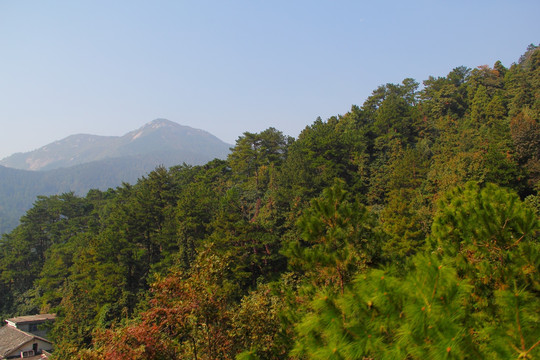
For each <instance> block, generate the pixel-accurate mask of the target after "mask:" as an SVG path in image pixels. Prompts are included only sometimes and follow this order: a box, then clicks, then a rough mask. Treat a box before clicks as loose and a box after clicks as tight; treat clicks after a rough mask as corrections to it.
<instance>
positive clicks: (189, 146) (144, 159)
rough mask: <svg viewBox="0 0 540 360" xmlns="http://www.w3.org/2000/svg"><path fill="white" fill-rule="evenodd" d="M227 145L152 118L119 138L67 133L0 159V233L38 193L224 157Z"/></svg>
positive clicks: (77, 189)
mask: <svg viewBox="0 0 540 360" xmlns="http://www.w3.org/2000/svg"><path fill="white" fill-rule="evenodd" d="M230 147H231V145H229V144H226V143H224V142H223V141H221V140H219V139H218V138H217V137H215V136H213V135H211V134H210V133H208V132H206V131H203V130H199V129H194V128H191V127H188V126H182V125H179V124H177V123H174V122H172V121H169V120H165V119H156V120H154V121H152V122H150V123H148V124H146V125H144V126H142V127H141V128H139V129H137V130H134V131H131V132H129V133H127V134H125V135H124V136H116V137H115V136H96V135H72V136H69V137H67V138H65V139H63V140H59V141H56V142H54V143H51V144H49V145H46V146H43V147H41V148H39V149H37V150H34V151H31V152H28V153H24V154H23V153H18V154H14V155H12V156H9V157H7V158H5V159H3V160H2V161H0V234H2V233H5V232H8V231H10V230H11V229H13V228H14V227H15V226H17V224H18V221H19V218H20V217H21V216H22V215H23V214H24V213H25V212H26V211H27V210H28V209H29V208H31V207H32V204H33V203H34V201H35V200H36V197H37V196H38V195H45V196H49V195H54V194H61V193H65V192H70V191H73V192H74V193H75V194H77V195H81V196H84V195H86V193H87V192H88V190H90V189H100V190H106V189H108V188H114V187H117V186H120V185H121V184H122V183H123V182H127V183H135V182H136V181H137V179H139V178H141V177H142V176H144V175H146V174H147V173H149V172H150V171H152V170H154V169H155V168H156V167H157V166H165V167H170V166H174V165H179V164H182V163H186V164H189V165H199V164H204V163H207V162H208V161H210V160H212V159H214V158H221V159H223V158H225V157H226V156H227V154H228V152H229V148H230Z"/></svg>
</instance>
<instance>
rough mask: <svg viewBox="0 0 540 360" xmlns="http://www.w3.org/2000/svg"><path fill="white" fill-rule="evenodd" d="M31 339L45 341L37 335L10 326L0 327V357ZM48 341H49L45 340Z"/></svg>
mask: <svg viewBox="0 0 540 360" xmlns="http://www.w3.org/2000/svg"><path fill="white" fill-rule="evenodd" d="M33 339H40V340H42V341H47V340H45V339H43V338H41V337H39V336H35V335H32V334H28V333H26V332H24V331H21V330H19V329H16V328H14V327H12V326H3V327H1V328H0V358H2V357H5V356H6V355H8V354H9V353H10V352H12V351H13V350H15V349H17V348H18V347H20V346H22V345H24V344H26V343H27V342H29V341H32V340H33ZM47 342H49V341H47Z"/></svg>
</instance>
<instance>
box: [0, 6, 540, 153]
mask: <svg viewBox="0 0 540 360" xmlns="http://www.w3.org/2000/svg"><path fill="white" fill-rule="evenodd" d="M539 14H540V1H538V0H534V1H533V0H531V1H524V0H514V1H497V0H490V1H483V0H468V1H461V0H445V1H442V0H431V1H428V0H425V1H412V0H410V1H340V0H333V1H331V0H327V1H317V0H310V1H295V0H287V1H279V0H272V1H270V0H268V1H262V0H252V1H235V0H227V1H225V0H222V1H204V0H198V1H155V0H154V1H134V0H129V1H114V0H107V1H99V0H98V1H96V0H91V1H90V0H88V1H73V0H72V1H54V0H48V1H42V0H0V124H1V127H0V158H3V157H5V156H7V155H10V154H12V153H14V152H21V151H30V150H33V149H35V148H38V147H40V146H43V145H45V144H47V143H49V142H52V141H54V140H59V139H61V138H64V137H66V136H68V135H71V134H76V133H90V134H97V135H123V134H124V133H126V132H128V131H130V130H133V129H135V128H138V127H140V126H142V125H143V124H145V123H147V122H149V121H151V120H153V119H155V118H158V117H162V118H167V119H169V120H172V121H175V122H178V123H180V124H183V125H189V126H192V127H197V128H202V129H204V130H207V131H210V132H211V133H213V134H214V135H216V136H218V137H219V138H221V139H222V140H224V141H227V142H229V143H234V141H235V140H236V139H237V138H238V136H240V135H241V134H242V133H243V132H244V131H251V132H258V131H262V130H264V129H266V128H268V127H270V126H273V127H275V128H277V129H278V130H281V131H283V132H284V133H285V134H288V135H292V136H297V135H298V133H299V132H300V131H301V130H302V129H303V128H304V127H305V126H307V125H309V124H311V123H312V122H313V121H314V120H315V118H316V117H317V116H321V117H322V118H323V119H324V118H328V117H329V116H332V115H337V114H343V113H345V112H347V111H348V110H349V109H350V106H351V105H352V104H357V105H362V103H363V102H364V100H365V99H366V97H367V96H369V95H370V94H371V92H372V91H373V90H374V89H375V88H376V87H377V86H379V85H381V84H384V83H388V82H392V83H398V82H401V81H402V80H403V79H404V78H406V77H412V78H414V79H416V80H417V81H419V82H421V81H422V80H425V79H427V77H428V76H429V75H434V76H445V75H446V74H447V73H448V72H450V71H451V70H452V69H453V68H455V67H457V66H460V65H465V66H468V67H475V66H479V65H483V64H488V65H493V63H494V62H495V61H497V60H501V61H502V63H503V64H504V65H505V66H510V65H511V64H512V63H513V62H516V61H517V60H518V58H519V56H520V55H521V54H522V53H523V52H524V51H525V49H526V47H527V45H529V44H531V43H534V44H538V42H539V41H540V18H539Z"/></svg>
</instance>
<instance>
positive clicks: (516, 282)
mask: <svg viewBox="0 0 540 360" xmlns="http://www.w3.org/2000/svg"><path fill="white" fill-rule="evenodd" d="M539 59H540V49H538V48H537V47H535V46H533V47H530V48H529V49H528V50H527V52H526V53H525V54H524V56H523V57H522V58H521V59H520V61H519V62H518V63H516V64H513V65H512V66H510V67H509V68H505V67H504V66H503V65H502V64H501V63H500V62H497V63H495V64H494V66H493V67H489V66H485V65H484V66H480V67H478V68H476V69H468V68H465V67H458V68H455V69H454V70H452V71H451V72H450V73H449V74H448V75H447V76H445V77H438V78H434V77H430V78H429V79H428V80H426V81H425V82H424V87H423V88H422V89H421V90H419V89H418V83H416V82H415V81H414V80H412V79H405V80H404V81H403V82H402V83H400V84H385V85H383V86H380V87H379V88H377V89H376V90H375V91H374V92H373V93H372V95H371V96H370V97H369V98H368V99H367V100H366V101H365V102H364V104H363V105H362V106H356V105H353V106H352V107H351V109H350V111H349V112H347V113H345V114H344V115H338V116H332V117H330V118H329V119H327V120H322V119H320V118H319V119H317V120H315V121H314V122H313V124H311V125H309V126H307V127H306V128H305V129H304V130H303V131H302V132H301V134H300V135H299V136H298V138H297V139H293V138H291V137H288V136H285V135H283V134H282V133H281V132H280V131H278V130H276V129H274V128H269V129H267V130H264V131H262V132H260V133H250V132H246V133H244V134H243V135H242V136H240V137H239V138H238V140H237V142H236V144H235V146H234V147H233V148H232V149H231V153H230V155H229V157H228V158H227V159H226V160H214V161H211V162H209V163H207V164H205V165H201V166H188V165H179V166H175V167H172V168H170V169H166V168H164V167H159V168H157V169H155V170H154V171H152V172H150V173H148V174H147V175H146V176H144V177H142V178H141V179H139V181H138V182H137V183H135V184H133V185H129V184H123V185H122V186H120V187H117V188H116V189H110V190H108V191H100V190H92V191H90V192H88V193H87V194H86V195H85V196H76V195H75V194H74V193H65V194H61V195H53V196H48V197H47V196H42V197H39V198H37V200H36V202H35V204H34V207H33V208H31V209H30V210H29V211H28V212H27V213H26V215H25V216H24V217H22V218H21V222H20V225H19V226H18V227H16V228H15V229H14V230H13V231H11V232H10V233H9V234H6V235H4V236H3V237H2V240H1V241H0V315H1V316H2V317H4V318H5V317H10V316H15V315H22V314H27V313H37V312H55V313H57V315H58V316H57V321H56V323H55V325H54V328H53V329H52V333H51V336H52V339H53V341H54V343H55V357H56V358H58V359H66V358H85V359H110V358H118V359H284V358H293V359H302V358H306V359H307V358H309V359H318V358H320V359H323V358H324V359H356V358H357V359H370V358H377V359H438V358H444V359H451V358H456V359H458V358H459V359H467V358H469V359H508V358H524V359H526V358H530V359H532V358H537V357H539V356H540V354H539V351H540V342H539V341H540V339H539V338H538V333H539V331H538V330H539V323H540V320H539V319H540V313H539V309H540V297H539V294H540V282H539V280H538V279H539V276H538V274H539V272H540V244H539V241H538V231H539V219H538V215H539V212H538V211H539V210H538V209H539V205H538V203H539V201H538V199H539V196H540V195H539V193H538V190H539V184H538V179H539V178H540V175H539V174H540V170H539V169H540V168H539V161H540V160H539V159H540V154H539V153H538V151H539V148H540V146H538V143H539V140H538V138H539V134H540V132H539V131H538V130H539V126H538V122H539V121H540V105H539V103H538V99H539V89H540V81H539V69H540V66H538V65H539V64H540V63H539ZM522 199H523V200H524V201H522ZM1 210H2V209H0V211H1Z"/></svg>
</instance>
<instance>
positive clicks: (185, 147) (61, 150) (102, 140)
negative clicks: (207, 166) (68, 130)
mask: <svg viewBox="0 0 540 360" xmlns="http://www.w3.org/2000/svg"><path fill="white" fill-rule="evenodd" d="M229 148H230V145H229V144H226V143H225V142H223V141H221V140H219V139H218V138H217V137H215V136H213V135H212V134H210V133H208V132H206V131H204V130H200V129H194V128H192V127H189V126H184V125H180V124H178V123H175V122H173V121H170V120H167V119H163V118H158V119H154V120H152V121H150V122H149V123H146V124H145V125H143V126H141V127H140V128H138V129H137V130H133V131H130V132H128V133H127V134H125V135H123V136H98V135H88V134H77V135H71V136H68V137H66V138H64V139H62V140H58V141H55V142H53V143H51V144H47V145H45V146H43V147H41V148H40V149H37V150H34V151H31V152H28V153H18V154H14V155H12V156H9V157H7V158H5V159H3V160H0V165H4V166H6V167H10V168H16V169H21V170H49V169H56V168H60V167H70V166H74V165H80V164H85V163H88V162H93V161H100V160H104V159H111V158H118V157H126V156H139V157H140V156H150V155H151V154H153V155H151V156H152V157H153V158H155V159H158V158H160V157H163V156H165V157H166V158H168V159H172V158H174V159H178V160H177V161H179V163H182V162H186V163H188V164H193V165H195V164H196V163H204V162H206V161H209V160H212V159H214V158H216V157H217V158H225V157H226V156H227V154H228V152H229ZM157 153H160V154H161V155H159V156H158V155H156V154H157ZM165 154H167V155H165ZM168 162H169V161H164V160H161V161H158V164H156V165H159V164H160V163H161V164H165V163H168ZM170 165H172V164H170ZM170 165H169V166H170ZM174 165H176V164H174Z"/></svg>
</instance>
